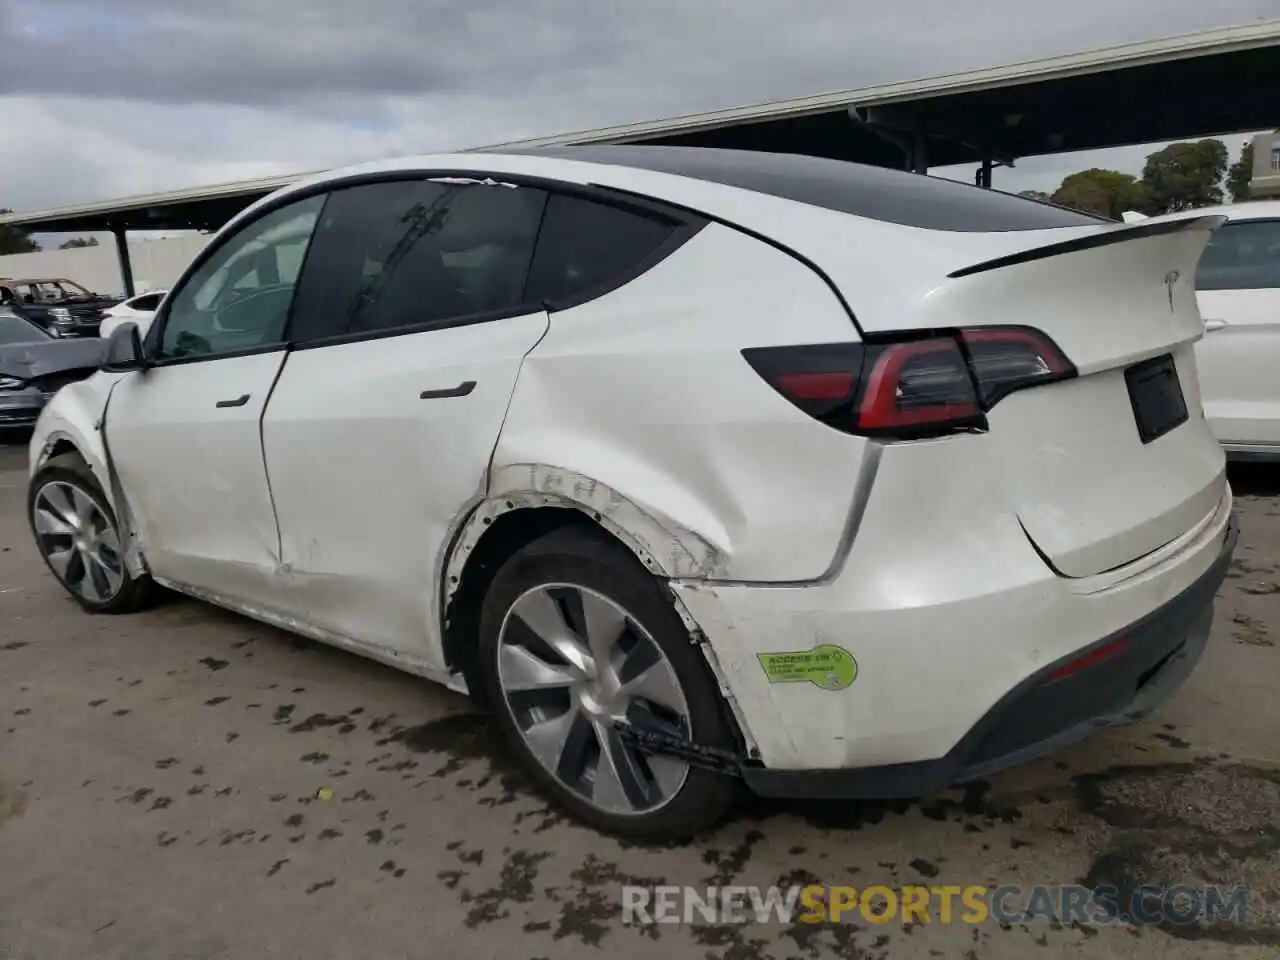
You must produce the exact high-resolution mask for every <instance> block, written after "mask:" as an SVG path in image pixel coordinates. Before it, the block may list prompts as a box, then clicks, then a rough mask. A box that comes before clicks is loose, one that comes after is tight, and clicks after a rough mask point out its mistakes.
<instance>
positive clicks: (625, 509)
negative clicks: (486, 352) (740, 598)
mask: <svg viewBox="0 0 1280 960" xmlns="http://www.w3.org/2000/svg"><path fill="white" fill-rule="evenodd" d="M536 507H560V508H567V509H574V510H579V511H581V512H582V513H585V514H586V515H587V516H589V517H591V519H592V520H594V521H595V522H596V523H598V524H600V526H601V527H602V528H604V529H605V530H607V531H608V532H609V533H611V534H612V535H613V536H615V537H616V538H617V539H618V540H619V541H620V542H621V543H623V544H624V545H625V546H626V547H627V548H628V549H630V550H631V552H632V553H634V554H635V555H636V557H637V558H639V560H640V562H641V563H643V564H644V565H645V566H646V567H647V568H648V569H649V570H651V571H652V572H653V573H654V574H656V575H658V576H663V577H667V578H670V579H714V578H715V577H717V576H718V575H719V574H720V573H721V571H722V570H723V568H724V563H725V560H726V557H727V553H726V550H725V546H724V544H723V542H721V543H717V542H715V541H713V540H712V539H711V538H710V537H708V536H707V535H705V534H703V533H698V532H695V531H693V530H690V529H688V528H687V527H685V526H683V525H681V524H680V523H679V522H677V521H675V520H673V519H672V518H671V517H669V516H667V515H666V514H664V513H663V512H661V511H659V510H657V509H656V508H654V507H653V506H652V505H650V504H646V503H643V502H642V501H639V500H638V499H637V498H635V497H631V496H628V495H626V494H624V493H623V492H621V491H619V490H616V489H614V488H613V487H610V486H608V485H607V484H604V483H601V482H600V481H598V480H595V479H593V478H591V477H588V476H585V475H583V474H581V473H577V472H575V471H573V470H568V469H565V468H563V467H556V466H552V465H550V464H544V463H513V464H507V465H505V466H501V467H494V468H493V470H492V472H491V474H490V477H489V490H488V494H487V496H486V498H485V499H484V500H483V501H482V502H481V503H480V505H479V506H478V507H476V508H475V510H474V511H473V512H472V513H471V515H470V516H469V517H468V518H467V520H466V522H465V523H464V524H463V526H462V530H461V531H460V533H459V535H458V537H457V539H456V540H455V541H454V545H453V548H452V549H451V551H450V554H449V560H448V563H447V565H446V577H445V583H446V584H450V585H452V584H456V583H457V582H458V580H455V579H454V578H455V577H460V576H461V572H462V569H463V567H464V566H465V564H466V560H467V557H468V556H469V555H470V554H471V551H472V550H473V549H474V548H475V545H476V543H478V542H479V540H480V537H481V535H482V534H483V533H484V530H485V529H486V528H487V526H488V524H489V523H490V522H492V520H493V519H494V518H495V517H497V516H500V515H501V514H503V513H507V512H509V511H511V510H520V509H529V508H536Z"/></svg>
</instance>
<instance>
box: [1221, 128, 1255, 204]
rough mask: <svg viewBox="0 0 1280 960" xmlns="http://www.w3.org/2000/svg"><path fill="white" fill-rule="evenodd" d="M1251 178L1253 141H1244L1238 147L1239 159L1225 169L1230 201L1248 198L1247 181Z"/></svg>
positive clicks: (1234, 201)
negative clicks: (1243, 143) (1239, 147)
mask: <svg viewBox="0 0 1280 960" xmlns="http://www.w3.org/2000/svg"><path fill="white" fill-rule="evenodd" d="M1252 179H1253V141H1252V140H1247V141H1245V145H1244V146H1243V147H1242V148H1241V149H1240V159H1239V160H1237V161H1236V162H1235V163H1233V164H1232V165H1231V169H1229V170H1228V171H1227V193H1228V194H1230V196H1231V202H1232V203H1242V202H1243V201H1245V200H1248V199H1249V181H1250V180H1252Z"/></svg>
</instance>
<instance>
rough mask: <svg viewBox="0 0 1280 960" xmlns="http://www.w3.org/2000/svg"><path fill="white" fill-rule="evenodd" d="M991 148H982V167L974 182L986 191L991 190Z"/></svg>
mask: <svg viewBox="0 0 1280 960" xmlns="http://www.w3.org/2000/svg"><path fill="white" fill-rule="evenodd" d="M991 166H992V163H991V148H990V147H989V146H985V145H984V146H983V148H982V166H980V167H979V168H978V174H977V176H976V177H974V182H975V183H976V184H977V185H978V186H980V187H982V188H983V189H984V190H990V189H991Z"/></svg>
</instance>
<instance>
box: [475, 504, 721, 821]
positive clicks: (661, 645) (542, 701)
mask: <svg viewBox="0 0 1280 960" xmlns="http://www.w3.org/2000/svg"><path fill="white" fill-rule="evenodd" d="M575 596H576V597H578V600H576V601H575V600H574V599H573V597H575ZM575 605H577V606H575ZM557 610H558V611H559V614H560V615H561V619H559V620H558V621H556V623H557V624H558V625H557V626H556V627H555V628H554V629H552V630H550V631H547V630H546V629H545V628H546V627H547V625H548V624H549V623H550V622H551V621H549V620H548V619H547V618H546V615H549V613H550V612H552V611H557ZM584 611H589V612H590V614H591V615H592V616H594V619H593V620H590V621H589V622H591V623H593V624H600V623H609V624H612V625H613V626H614V628H615V629H616V628H617V624H618V623H625V628H624V629H622V630H621V634H620V636H619V640H618V642H617V644H616V645H615V646H614V648H613V650H612V653H613V656H612V657H610V658H609V659H610V660H611V662H614V663H617V664H620V667H619V669H617V670H613V671H612V672H611V676H612V677H613V680H622V681H626V680H628V679H630V680H631V682H632V684H633V685H634V684H636V683H640V684H642V686H640V687H637V688H636V689H637V690H639V691H640V693H637V694H634V695H627V694H626V693H625V691H626V690H627V689H629V688H628V687H626V686H624V687H622V688H621V690H620V691H619V690H618V689H617V688H614V692H613V693H611V694H610V693H607V692H606V694H603V695H601V696H600V697H597V694H598V693H599V691H600V690H602V689H606V688H607V682H606V680H604V679H599V678H597V679H595V680H593V679H591V678H590V677H589V676H588V675H589V674H590V673H591V671H592V670H593V669H594V662H595V661H594V659H593V660H592V661H591V665H588V666H587V667H586V668H585V670H584V669H581V665H580V664H577V665H575V662H574V659H573V658H574V657H575V656H578V653H577V652H575V651H579V652H580V651H583V650H586V649H596V648H592V647H591V646H590V644H589V643H586V642H583V640H584V639H586V638H584V637H583V634H588V635H589V636H595V635H602V636H603V635H607V634H609V633H611V632H612V631H594V633H593V632H592V631H590V630H586V629H584V628H583V627H584V626H585V624H586V623H587V622H588V614H587V613H586V612H584ZM624 614H625V617H624ZM614 617H616V619H611V618H614ZM529 622H534V623H537V624H538V625H539V626H540V627H543V628H544V632H547V633H555V632H556V631H557V630H558V629H559V627H562V626H564V625H566V624H569V625H570V627H569V629H570V631H571V633H570V634H569V638H570V640H569V643H570V647H571V649H568V656H566V655H565V652H564V651H565V650H566V648H565V647H564V646H563V643H564V641H558V642H560V643H561V646H560V648H559V649H556V648H554V647H553V646H552V645H550V644H546V643H545V642H543V641H542V640H541V638H540V637H539V636H538V634H537V633H536V632H535V631H533V630H532V628H530V627H529V626H528V624H529ZM575 623H576V624H577V626H573V624H575ZM575 640H576V641H577V642H576V645H574V643H573V641H575ZM526 644H528V646H526ZM530 651H533V652H534V655H535V657H536V658H537V659H538V660H540V661H542V663H541V665H538V664H533V665H532V666H531V667H530V666H526V664H530V663H531V661H529V660H528V654H529V652H530ZM478 652H479V657H478V669H479V678H480V681H481V684H482V688H483V693H484V695H485V697H486V699H487V701H488V703H489V705H490V706H491V708H492V710H493V713H494V716H495V718H496V722H497V724H498V726H499V729H500V730H501V731H502V735H503V737H504V739H505V740H506V742H507V743H508V744H509V746H510V748H511V750H512V751H513V752H514V753H515V754H516V756H517V758H518V760H519V762H520V764H521V766H522V767H523V768H524V770H525V771H526V772H527V773H528V774H529V776H530V777H531V778H532V779H533V781H534V782H535V783H536V784H537V785H538V786H539V787H540V788H541V789H542V791H543V792H544V793H546V794H548V795H549V796H551V797H552V798H553V799H554V800H555V802H557V803H558V804H559V805H561V806H562V807H564V808H566V809H567V810H568V811H569V812H570V813H572V814H573V815H574V816H575V817H577V818H578V819H580V820H582V821H584V822H585V823H587V824H589V825H591V826H593V827H595V828H596V829H598V830H600V831H602V832H605V833H610V834H614V835H618V836H623V837H627V838H630V839H634V840H641V841H647V842H657V843H663V842H679V841H682V840H686V839H689V838H690V837H692V836H694V835H696V834H697V833H699V832H701V831H702V830H704V829H706V828H708V827H710V826H712V825H713V824H715V823H716V822H717V821H718V820H720V819H721V817H723V816H724V814H725V813H726V812H727V810H728V809H729V807H730V805H731V804H732V802H733V800H734V799H735V797H736V795H737V792H738V787H737V783H736V781H734V780H732V779H730V778H728V777H726V776H724V775H722V774H718V773H713V772H711V771H708V770H703V769H699V768H691V767H687V766H686V765H684V764H682V763H679V762H677V761H673V760H668V759H665V758H651V757H641V755H640V754H638V753H636V752H635V751H634V750H633V749H631V748H628V747H626V746H624V745H622V744H621V741H619V740H617V739H616V734H613V733H612V732H611V731H612V723H610V722H609V721H610V720H611V719H616V718H617V717H618V716H619V711H620V710H622V709H623V705H624V704H629V706H627V707H626V709H625V712H626V716H627V717H628V719H629V720H633V721H635V722H642V723H646V724H649V723H654V724H657V725H658V726H657V727H656V728H657V729H666V730H668V731H669V732H674V730H676V729H678V730H679V731H680V733H681V734H682V735H684V736H687V737H689V738H690V739H692V740H693V741H694V742H695V743H698V744H700V745H703V746H710V747H717V748H721V749H725V750H734V749H736V746H737V738H736V737H735V734H734V727H733V725H732V723H731V721H730V719H729V717H728V714H727V708H726V705H725V703H724V701H723V699H722V697H721V695H720V692H719V688H718V685H717V684H716V682H715V678H714V677H713V675H712V673H711V670H710V668H709V667H708V665H707V663H706V661H705V659H704V658H703V656H702V653H701V651H700V650H699V648H698V646H697V645H696V644H694V643H693V642H692V641H691V639H690V636H689V631H688V630H687V629H686V627H685V625H684V623H683V622H682V621H681V619H680V617H679V615H678V614H677V613H676V611H675V608H674V606H673V604H672V603H671V601H670V599H669V598H667V597H666V596H665V592H664V590H663V589H662V587H661V585H660V582H659V581H658V580H656V579H655V578H654V577H653V576H652V574H650V573H649V572H648V571H646V570H645V569H644V567H643V566H642V565H641V564H640V563H639V562H638V561H637V560H636V558H635V557H634V556H632V555H631V553H630V552H629V551H627V550H626V549H625V548H624V547H622V546H621V544H618V543H617V542H616V541H614V540H613V539H612V538H610V537H608V536H607V535H606V534H604V533H603V532H601V533H596V532H594V531H590V530H584V529H581V528H576V527H571V528H564V529H560V530H557V531H555V532H553V533H550V534H547V535H546V536H544V537H542V538H540V539H538V540H536V541H534V542H532V543H530V544H528V545H527V546H525V547H524V548H523V549H521V550H520V551H519V552H517V553H516V554H515V555H514V556H512V557H511V559H509V560H508V561H507V562H506V563H505V564H504V565H503V566H502V568H501V569H500V570H499V571H498V573H497V574H496V576H495V577H494V579H493V582H492V583H491V584H490V586H489V590H488V592H487V593H486V595H485V598H484V601H483V603H482V606H481V612H480V635H479V651H478ZM658 654H660V657H659V656H657V655H658ZM557 657H558V660H557ZM548 665H550V667H551V668H553V671H554V675H553V674H551V673H547V672H546V671H545V670H544V667H548ZM646 665H648V666H647V667H646ZM517 668H518V669H517ZM530 669H532V670H534V671H535V672H536V673H538V678H539V682H540V689H537V690H533V691H528V690H525V691H521V690H519V689H517V688H518V687H520V686H521V684H520V683H519V682H517V681H518V680H520V678H522V677H528V676H530V674H529V673H528V670H530ZM668 670H669V672H668ZM596 673H597V674H599V675H600V677H603V676H604V672H603V671H596ZM566 677H572V678H573V679H572V680H571V681H569V682H566ZM672 680H674V684H675V685H674V687H673V686H672V683H671V681H672ZM592 683H595V684H596V686H595V687H592V686H591V684H592ZM677 688H678V689H677ZM677 693H678V696H677ZM651 694H652V696H654V697H655V698H656V699H654V700H652V701H650V700H648V699H646V697H648V696H650V695H651ZM681 701H682V702H681ZM530 704H536V706H533V707H531V706H530ZM584 704H585V706H584ZM672 704H674V706H672ZM681 707H683V713H684V719H683V721H677V720H676V719H675V718H676V717H678V716H679V714H680V713H681ZM535 711H541V712H540V713H536V712H535ZM548 718H550V719H548ZM553 728H554V730H555V731H556V732H555V733H554V734H551V733H547V732H546V731H548V730H552V729H553ZM526 731H532V732H530V733H526ZM562 731H567V732H564V734H563V743H562V744H561V748H557V747H555V746H554V744H555V743H556V742H558V741H559V740H560V739H561V737H560V732H562ZM602 735H603V738H607V739H608V741H609V743H610V746H611V749H610V750H609V752H608V755H607V756H606V754H605V751H604V749H603V748H602V747H601V746H600V745H601V743H603V742H604V739H603V738H602ZM591 741H594V743H595V745H596V746H595V750H596V758H595V768H594V770H592V769H590V767H591V764H590V753H591V746H590V742H591ZM534 743H538V744H539V745H540V746H541V753H542V756H543V757H544V758H545V759H539V753H537V752H535V750H534V746H533V745H532V744H534ZM584 744H585V745H584ZM573 757H586V759H585V760H583V761H581V762H578V761H575V760H573V759H572V758H573ZM610 758H613V760H614V762H612V763H608V764H607V766H604V767H603V773H602V765H604V764H606V762H607V761H608V760H609V759H610ZM637 758H638V759H637ZM553 762H554V764H555V766H554V767H553V765H552V764H553ZM580 768H581V769H580ZM681 769H683V774H682V775H681V774H680V770H681ZM615 770H616V771H622V773H620V774H619V775H617V776H611V773H612V771H615ZM627 774H629V775H627ZM624 782H625V786H624ZM628 805H630V807H631V808H630V809H627V807H628Z"/></svg>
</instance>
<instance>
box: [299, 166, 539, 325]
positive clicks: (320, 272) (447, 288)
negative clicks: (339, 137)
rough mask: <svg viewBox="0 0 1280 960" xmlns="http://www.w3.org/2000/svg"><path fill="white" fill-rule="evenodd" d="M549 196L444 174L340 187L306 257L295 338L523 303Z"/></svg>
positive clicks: (445, 318)
mask: <svg viewBox="0 0 1280 960" xmlns="http://www.w3.org/2000/svg"><path fill="white" fill-rule="evenodd" d="M546 196H547V195H546V192H545V191H543V190H538V189H530V188H527V187H513V186H507V185H503V184H493V185H482V184H475V183H466V182H459V181H443V180H399V181H391V182H387V183H373V184H367V185H363V186H355V187H348V188H346V189H343V190H338V191H336V192H334V193H333V194H331V195H330V198H329V202H328V204H327V205H326V206H325V209H324V215H323V217H322V218H321V222H320V226H319V228H318V229H317V231H316V236H315V241H314V242H313V243H312V245H311V250H310V252H309V254H308V256H307V264H306V270H305V273H304V276H303V281H302V284H301V287H300V289H299V292H298V298H297V301H296V302H295V305H294V312H293V333H292V335H291V339H292V340H293V341H294V342H295V343H307V342H311V341H315V340H319V339H323V338H326V337H333V336H343V335H347V334H360V333H371V332H376V331H380V330H394V329H400V328H410V329H411V328H419V329H421V328H423V327H428V328H429V327H431V326H433V325H444V324H448V323H450V322H451V321H454V320H457V319H459V318H462V317H469V316H476V315H482V314H486V313H492V312H495V311H502V310H510V309H513V308H515V307H518V306H519V305H520V304H521V303H522V302H523V300H522V294H523V290H524V283H525V278H526V277H527V276H528V272H529V261H530V259H531V257H532V256H533V245H534V240H535V238H536V237H537V234H538V223H539V222H540V220H541V219H542V210H543V206H544V204H545V203H546Z"/></svg>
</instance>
